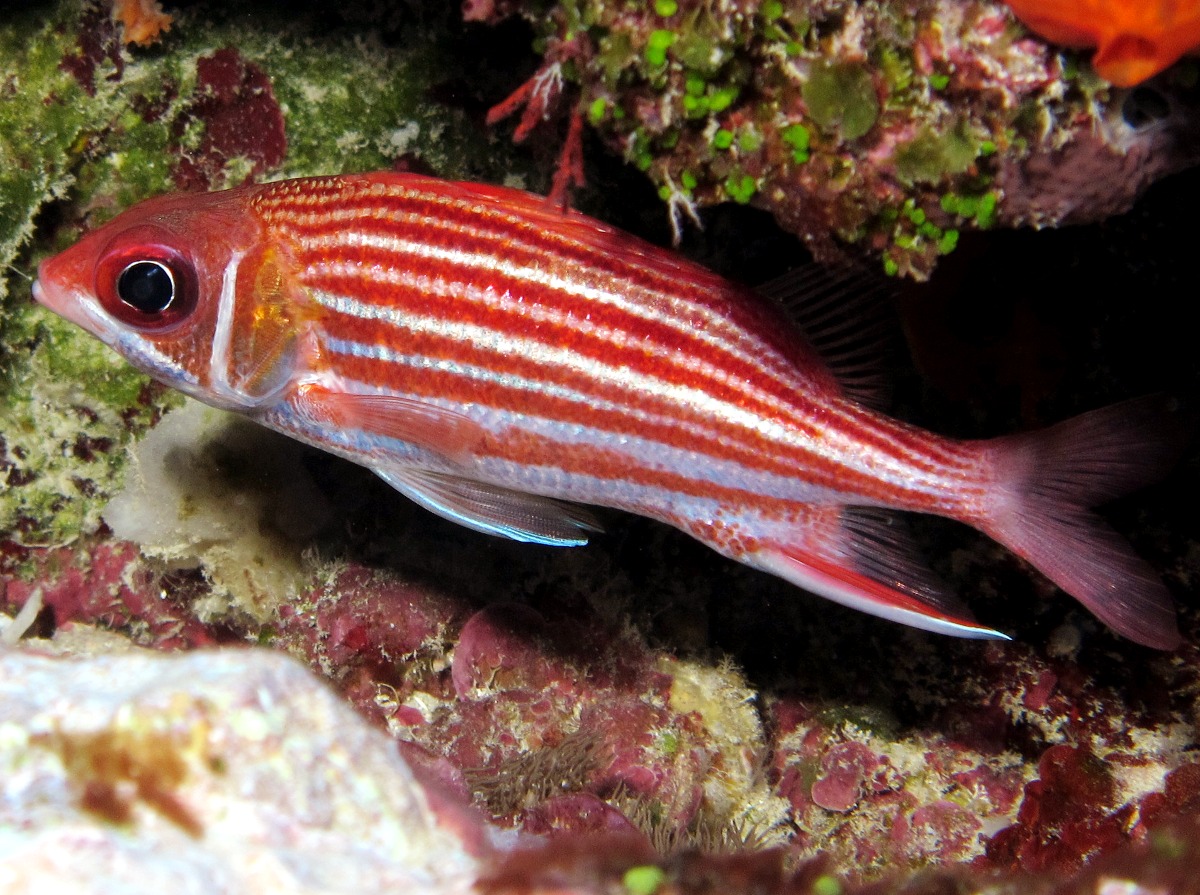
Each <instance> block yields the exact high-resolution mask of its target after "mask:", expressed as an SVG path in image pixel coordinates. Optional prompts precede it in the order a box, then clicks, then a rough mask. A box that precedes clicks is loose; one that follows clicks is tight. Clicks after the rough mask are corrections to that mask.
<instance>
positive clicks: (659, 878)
mask: <svg viewBox="0 0 1200 895" xmlns="http://www.w3.org/2000/svg"><path fill="white" fill-rule="evenodd" d="M666 878H667V874H666V873H665V872H664V871H663V869H662V868H661V867H656V866H655V865H653V864H643V865H640V866H637V867H630V868H629V869H628V870H626V871H625V875H624V876H622V877H621V884H622V885H623V886H624V887H625V891H626V893H628V895H654V893H655V892H657V891H658V890H659V888H661V887H662V884H663V881H664V880H665V879H666Z"/></svg>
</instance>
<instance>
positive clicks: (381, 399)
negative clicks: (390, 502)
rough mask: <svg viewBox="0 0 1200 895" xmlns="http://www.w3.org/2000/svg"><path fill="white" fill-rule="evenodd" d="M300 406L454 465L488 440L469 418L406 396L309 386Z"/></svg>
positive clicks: (309, 413)
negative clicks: (409, 445) (404, 443)
mask: <svg viewBox="0 0 1200 895" xmlns="http://www.w3.org/2000/svg"><path fill="white" fill-rule="evenodd" d="M294 404H295V407H296V410H297V412H298V413H301V414H302V415H305V416H307V417H309V418H311V419H316V420H322V421H325V422H328V423H333V424H335V425H338V426H340V427H342V428H346V429H359V430H361V431H363V432H366V433H369V434H371V435H379V436H382V437H384V438H395V439H397V440H398V441H404V442H407V443H408V444H415V445H418V446H420V447H423V448H426V449H428V450H430V451H432V452H433V453H435V454H437V455H438V456H440V457H443V458H445V459H447V460H449V461H451V462H459V461H462V460H464V459H465V458H466V457H467V456H469V454H470V453H471V449H472V448H473V447H474V446H475V445H476V444H478V443H479V441H480V440H481V439H482V438H483V434H484V430H483V429H482V428H481V427H480V426H479V424H478V423H476V422H475V421H474V420H472V419H471V418H470V417H468V416H466V415H465V414H462V413H458V412H457V411H454V410H449V409H447V408H445V407H441V406H439V405H437V404H433V403H430V402H427V401H422V400H419V399H416V398H406V397H403V396H400V395H379V394H370V393H363V392H351V391H346V390H343V389H330V388H325V387H324V386H322V385H318V384H306V385H303V386H301V388H300V389H299V393H298V394H297V396H296V397H295V399H294ZM381 474H382V473H381ZM397 487H398V486H397Z"/></svg>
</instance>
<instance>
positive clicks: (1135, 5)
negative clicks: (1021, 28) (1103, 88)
mask: <svg viewBox="0 0 1200 895" xmlns="http://www.w3.org/2000/svg"><path fill="white" fill-rule="evenodd" d="M1006 2H1007V3H1008V5H1009V6H1010V7H1011V8H1012V11H1013V13H1015V14H1016V16H1017V18H1019V19H1020V20H1021V21H1022V22H1024V23H1025V24H1026V25H1028V26H1029V28H1030V29H1031V30H1033V31H1034V32H1036V33H1037V34H1039V35H1040V36H1042V37H1044V38H1046V39H1047V40H1050V41H1053V42H1054V43H1058V44H1062V45H1063V46H1067V47H1078V48H1082V47H1095V48H1096V53H1095V55H1094V56H1093V57H1092V67H1093V68H1095V69H1096V72H1097V74H1099V75H1100V77H1102V78H1104V79H1105V80H1106V81H1108V82H1109V83H1112V84H1116V85H1117V86H1118V87H1132V86H1134V85H1135V84H1140V83H1141V82H1142V81H1145V80H1146V79H1147V78H1151V77H1153V76H1154V75H1156V74H1158V73H1159V72H1160V71H1162V70H1164V69H1165V68H1167V67H1168V66H1170V65H1172V64H1173V63H1175V62H1177V61H1178V60H1179V59H1180V58H1181V57H1183V56H1184V55H1185V54H1187V53H1194V52H1195V51H1196V50H1198V49H1200V3H1198V2H1196V0H1006Z"/></svg>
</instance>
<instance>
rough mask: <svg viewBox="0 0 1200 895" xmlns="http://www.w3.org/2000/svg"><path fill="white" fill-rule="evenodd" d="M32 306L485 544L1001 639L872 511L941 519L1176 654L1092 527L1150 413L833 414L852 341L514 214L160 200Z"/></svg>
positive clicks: (434, 189)
mask: <svg viewBox="0 0 1200 895" xmlns="http://www.w3.org/2000/svg"><path fill="white" fill-rule="evenodd" d="M34 295H35V297H36V298H37V300H38V301H40V302H41V303H43V304H44V305H46V306H47V307H49V308H51V309H52V310H54V311H56V312H58V313H59V314H61V315H62V316H64V317H66V318H67V319H68V320H71V321H73V322H75V323H77V324H79V325H80V326H82V327H83V328H84V329H86V330H88V331H89V332H91V333H93V334H94V335H96V336H97V337H98V338H100V339H101V340H102V341H104V342H105V343H107V344H108V345H110V346H112V347H113V348H115V349H116V350H117V351H119V352H120V353H121V354H123V355H124V356H125V357H126V358H128V359H129V360H130V361H131V362H132V363H134V364H135V365H137V366H138V367H140V368H141V369H143V370H145V371H146V372H147V373H149V374H150V375H152V376H154V377H156V378H158V379H160V380H162V381H163V382H165V383H167V384H169V385H172V386H174V387H175V388H178V389H181V390H182V391H184V392H186V393H187V394H189V395H192V396H193V397H196V398H199V399H200V400H202V401H205V402H207V403H209V404H213V405H216V406H219V407H224V408H229V409H231V410H237V411H240V412H242V413H244V414H246V415H247V416H249V417H251V418H252V419H255V420H257V421H259V422H260V423H262V424H264V425H266V426H269V427H271V428H273V429H277V430H279V431H281V432H285V433H287V434H289V435H292V436H294V437H296V438H298V439H300V440H302V441H305V442H308V443H310V444H313V445H317V446H319V447H321V448H324V449H326V450H328V451H331V452H333V453H335V454H339V455H341V456H343V457H348V458H350V459H351V460H354V461H356V462H358V463H361V464H363V465H364V466H367V467H369V468H371V469H372V470H374V471H375V472H376V473H378V474H379V475H380V476H381V477H382V478H383V479H384V480H385V481H387V482H388V483H389V484H390V485H392V486H393V487H394V488H396V489H397V490H398V491H400V492H401V493H403V494H405V495H407V496H408V497H410V498H412V499H413V500H415V501H416V502H417V503H419V504H420V505H422V506H424V507H426V508H428V509H430V510H432V511H433V512H435V513H438V514H440V515H442V516H445V517H447V518H449V519H452V520H454V521H456V522H459V523H462V524H463V525H467V526H470V527H471V528H475V529H478V530H479V531H484V532H489V533H492V534H498V535H504V536H507V537H510V538H515V539H517V540H522V541H532V542H535V543H542V544H559V545H578V544H583V543H585V542H586V541H587V537H588V533H589V532H591V531H593V530H595V528H596V526H595V523H594V521H593V518H592V516H590V515H589V514H588V513H587V512H586V511H585V510H583V509H581V508H578V507H576V506H574V505H573V504H574V503H575V502H578V503H589V504H598V505H602V506H607V507H616V508H619V509H622V510H628V511H630V512H634V513H640V514H642V515H644V516H649V517H652V518H654V519H659V520H662V521H663V522H666V523H669V524H671V525H674V526H676V527H677V528H680V529H682V530H683V531H685V532H687V533H689V534H691V535H692V536H693V537H696V538H698V539H699V540H701V541H703V542H704V543H705V544H708V545H709V546H710V547H712V548H713V549H714V550H717V551H718V552H720V553H722V554H724V555H725V556H728V557H731V558H733V559H736V560H738V561H740V562H743V563H746V564H748V565H750V566H753V567H755V568H758V569H763V570H765V571H767V572H771V573H774V574H776V575H779V576H781V577H783V578H785V579H787V580H788V581H791V582H794V583H795V584H797V585H799V586H801V587H803V588H805V589H806V590H809V591H812V592H814V593H818V594H821V595H823V596H825V597H828V598H830V599H832V600H836V601H838V602H840V603H844V604H846V605H849V606H853V607H856V608H858V609H861V610H864V611H866V612H870V613H874V614H875V615H879V616H883V617H885V618H889V619H893V620H895V621H899V622H903V623H905V624H909V625H914V626H916V627H919V628H925V629H928V630H932V631H940V632H943V633H947V634H954V635H958V636H963V637H1003V636H1004V635H1002V634H1000V633H999V632H997V631H994V630H992V629H990V628H987V627H984V626H982V625H980V624H979V623H977V622H975V621H974V620H973V619H972V618H971V615H970V613H969V612H968V611H967V610H966V609H965V608H964V607H962V606H961V605H960V604H959V602H958V601H957V600H955V599H953V598H951V597H949V596H946V595H944V594H942V593H939V592H938V591H937V589H936V588H935V587H933V586H931V585H929V584H928V583H927V582H926V580H925V576H924V575H923V574H922V572H921V570H920V568H919V566H918V565H917V564H916V563H914V562H913V561H912V560H911V559H910V557H909V554H908V551H907V549H906V545H905V543H904V540H903V538H902V537H901V536H900V535H899V534H897V533H896V532H895V531H894V530H893V529H892V528H891V527H890V525H889V521H890V520H889V517H888V515H886V514H884V513H881V512H880V510H881V509H887V510H908V511H916V512H922V513H936V514H939V515H943V516H948V517H951V518H954V519H958V520H961V521H963V522H966V523H968V524H970V525H973V526H975V527H977V528H979V529H981V530H982V531H984V532H986V533H987V534H989V535H991V536H992V537H994V538H995V539H997V540H999V541H1000V542H1001V543H1003V544H1005V545H1007V546H1008V547H1009V548H1011V549H1012V550H1013V551H1015V552H1016V553H1017V554H1019V555H1020V556H1022V557H1024V558H1026V559H1027V560H1029V561H1030V562H1031V563H1033V564H1034V565H1035V566H1036V567H1037V568H1039V569H1040V570H1041V571H1042V572H1044V573H1045V574H1046V575H1047V576H1048V577H1049V578H1050V579H1051V580H1053V581H1054V582H1055V583H1057V584H1058V585H1059V586H1060V587H1062V588H1063V589H1064V590H1066V591H1067V592H1069V593H1071V594H1072V595H1074V596H1075V597H1076V598H1077V599H1079V600H1080V601H1082V602H1083V603H1084V604H1085V605H1086V606H1087V607H1088V608H1089V609H1090V610H1091V611H1092V612H1094V613H1095V614H1096V615H1097V616H1099V617H1100V618H1101V619H1102V620H1103V621H1104V622H1105V623H1106V624H1108V625H1109V626H1111V627H1112V628H1114V629H1115V630H1117V631H1119V632H1120V633H1122V634H1124V635H1125V636H1127V637H1129V638H1131V639H1133V640H1136V641H1138V642H1139V643H1143V644H1147V645H1150V646H1155V647H1161V648H1173V647H1175V646H1177V645H1178V644H1179V642H1180V637H1179V634H1178V631H1177V629H1176V624H1175V614H1174V609H1173V606H1172V602H1171V599H1170V596H1169V595H1168V592H1167V590H1166V588H1165V587H1164V585H1163V584H1162V582H1161V581H1160V580H1159V578H1158V577H1157V575H1156V574H1155V573H1154V572H1153V570H1152V569H1151V568H1150V567H1149V566H1148V565H1147V564H1146V563H1145V562H1144V561H1142V560H1141V559H1139V558H1138V557H1137V556H1136V555H1135V554H1134V553H1133V552H1132V550H1131V548H1130V547H1129V545H1128V544H1127V543H1126V542H1125V541H1124V540H1122V539H1121V538H1120V537H1119V536H1118V535H1117V534H1116V533H1114V532H1113V531H1112V530H1111V529H1110V528H1108V527H1107V526H1106V525H1105V524H1104V523H1103V522H1101V521H1100V520H1099V518H1098V517H1096V516H1094V515H1092V514H1091V513H1090V512H1089V511H1088V509H1087V508H1088V507H1089V506H1091V505H1092V504H1094V503H1097V502H1099V501H1102V500H1106V499H1108V498H1111V497H1113V496H1115V495H1117V494H1119V493H1122V492H1124V491H1126V490H1129V489H1131V488H1133V487H1136V486H1137V485H1139V484H1141V483H1143V482H1144V481H1146V480H1148V479H1151V478H1153V477H1154V476H1156V475H1157V474H1158V473H1159V472H1161V469H1162V466H1163V465H1164V463H1166V462H1168V460H1169V456H1168V455H1169V454H1170V453H1171V448H1170V446H1169V442H1170V439H1162V438H1160V437H1159V435H1158V434H1156V433H1159V432H1161V431H1162V429H1163V426H1162V425H1161V418H1162V417H1163V415H1164V414H1165V412H1166V410H1165V407H1164V402H1163V401H1162V400H1160V399H1154V398H1151V399H1143V400H1138V401H1133V402H1127V403H1125V404H1121V405H1117V406H1115V407H1110V408H1107V409H1104V410H1099V411H1095V412H1093V413H1089V414H1085V415H1084V416H1082V417H1078V418H1076V419H1074V420H1070V421H1068V422H1065V423H1062V424H1060V425H1058V426H1055V427H1053V428H1051V429H1049V430H1047V431H1044V432H1041V433H1034V434H1031V435H1021V436H1013V437H1008V438H1000V439H996V440H992V441H976V442H971V441H955V440H951V439H947V438H942V437H939V436H937V435H934V434H932V433H929V432H926V431H922V430H920V429H917V428H914V427H913V426H909V425H906V424H904V423H901V422H897V421H895V420H892V419H889V418H888V417H886V416H883V415H881V414H879V413H877V412H875V411H873V410H871V409H869V408H868V407H866V406H864V405H863V404H862V403H860V402H859V401H857V400H855V394H856V391H855V387H854V386H855V383H853V382H852V381H850V380H853V379H854V377H855V376H856V375H861V373H862V363H861V361H862V358H861V356H860V355H856V354H855V353H854V352H853V351H851V352H849V353H848V354H847V353H846V352H843V355H844V356H843V357H841V358H840V361H838V362H835V363H834V364H833V366H831V365H830V364H828V363H827V362H826V361H825V360H822V359H821V357H820V356H819V355H818V352H817V350H816V349H815V348H814V347H813V346H814V345H815V344H820V343H821V342H826V343H829V344H834V345H835V347H836V343H838V342H839V341H840V342H843V343H844V342H845V340H844V339H842V338H841V337H839V336H838V335H837V334H836V333H832V334H831V331H830V328H831V327H834V328H836V327H835V325H834V324H831V323H829V320H831V319H836V318H837V315H836V314H831V315H825V316H826V318H827V320H826V322H824V323H822V321H821V320H820V318H821V317H822V314H821V313H816V314H811V315H810V316H811V317H813V318H814V320H815V323H816V326H815V329H813V330H812V331H811V332H810V333H809V335H808V336H807V337H806V336H805V335H801V334H800V333H799V332H798V331H797V330H796V329H795V328H794V327H793V326H791V325H790V324H789V323H788V322H787V321H785V320H784V319H783V318H782V316H781V314H780V313H779V312H778V311H777V310H775V309H774V307H773V306H772V305H770V304H769V303H767V302H765V301H763V300H762V299H761V298H760V297H758V296H757V295H755V294H753V293H752V292H751V291H749V290H748V289H745V288H743V287H741V286H738V285H735V284H733V283H731V282H728V281H726V280H724V279H722V278H720V277H718V276H717V275H715V274H713V273H711V272H709V271H707V270H705V269H703V268H700V267H698V266H696V265H695V264H692V263H689V262H688V261H686V260H684V259H682V258H680V257H678V256H676V255H674V254H672V253H669V252H666V251H664V250H661V249H658V248H656V247H654V246H651V245H649V244H647V243H645V242H642V241H640V240H638V239H636V238H634V237H632V236H630V235H628V234H625V233H621V232H619V231H616V230H614V229H612V228H610V227H607V226H605V225H604V224H602V223H600V222H598V221H596V220H593V219H591V218H588V217H585V216H584V215H581V214H577V213H572V212H566V213H563V212H561V211H559V210H557V209H554V208H552V207H548V206H547V205H546V203H545V202H544V201H543V200H542V199H541V198H539V197H536V196H532V195H529V194H527V193H522V192H519V191H516V190H510V189H504V188H500V187H494V186H483V185H475V184H466V183H451V182H446V181H441V180H437V179H433V178H429V177H422V176H416V175H412V174H394V173H381V174H366V175H346V176H340V177H324V178H307V179H301V180H292V181H284V182H280V183H271V184H264V185H257V186H245V187H242V188H240V189H234V190H229V191H227V192H222V193H212V194H208V195H176V196H165V197H160V198H157V199H152V200H149V201H147V202H144V203H142V204H140V205H138V206H136V207H134V208H132V209H130V210H128V211H126V212H124V213H123V214H121V215H119V216H118V217H117V218H116V219H114V220H113V221H111V222H110V223H109V224H107V225H105V226H103V227H101V228H100V229H98V230H96V231H95V232H93V233H91V234H90V235H88V236H87V237H86V238H85V239H83V240H82V241H81V242H79V243H78V244H77V245H76V246H74V247H73V248H71V249H69V250H67V251H65V252H63V253H62V254H60V255H58V256H56V257H54V258H51V259H49V260H48V261H46V262H45V263H43V264H42V266H41V268H40V270H39V273H38V282H37V284H36V286H35V287H34ZM842 347H843V348H844V344H843V346H842ZM839 365H840V367H841V368H842V373H843V376H842V378H839V375H838V373H837V372H836V370H837V368H838V367H839ZM859 385H861V383H859ZM563 501H569V502H571V503H566V502H563Z"/></svg>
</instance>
